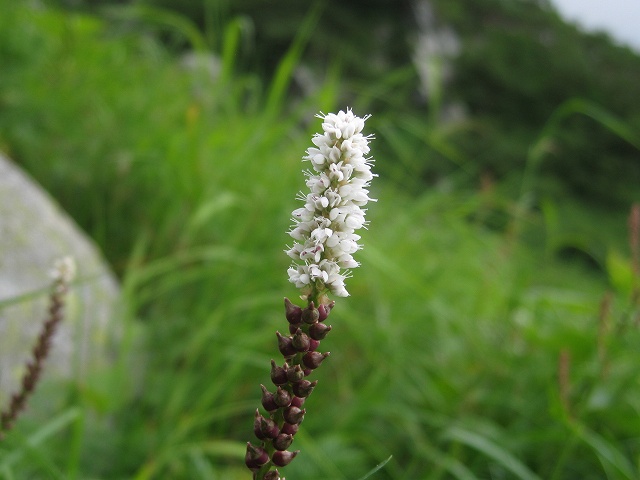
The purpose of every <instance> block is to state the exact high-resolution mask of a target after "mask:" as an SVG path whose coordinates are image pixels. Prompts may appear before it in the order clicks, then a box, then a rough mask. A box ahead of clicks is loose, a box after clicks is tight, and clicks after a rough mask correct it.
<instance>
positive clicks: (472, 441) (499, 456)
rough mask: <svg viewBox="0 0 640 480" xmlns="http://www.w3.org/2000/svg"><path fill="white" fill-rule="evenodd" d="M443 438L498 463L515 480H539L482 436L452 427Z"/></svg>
mask: <svg viewBox="0 0 640 480" xmlns="http://www.w3.org/2000/svg"><path fill="white" fill-rule="evenodd" d="M444 438H446V439H449V440H454V441H458V442H460V443H462V444H464V445H467V446H469V447H471V448H474V449H476V450H478V451H479V452H481V453H483V454H484V455H486V456H487V457H489V458H492V459H493V460H495V461H496V462H498V463H499V464H500V465H502V466H503V467H504V468H505V469H507V470H509V471H510V472H511V473H513V474H514V475H515V476H516V478H519V479H521V480H541V479H540V477H538V476H537V475H535V474H534V473H533V472H532V471H531V470H529V469H528V468H527V467H526V466H525V465H524V464H523V463H522V462H521V461H520V460H518V459H517V458H516V457H514V456H513V455H512V454H511V453H509V452H508V451H506V450H505V449H503V448H501V447H500V446H498V445H496V444H495V443H494V442H492V441H491V440H489V439H488V438H487V437H483V436H482V435H479V434H477V433H475V432H471V431H469V430H465V429H463V428H460V427H452V428H450V429H448V430H447V431H446V433H445V435H444Z"/></svg>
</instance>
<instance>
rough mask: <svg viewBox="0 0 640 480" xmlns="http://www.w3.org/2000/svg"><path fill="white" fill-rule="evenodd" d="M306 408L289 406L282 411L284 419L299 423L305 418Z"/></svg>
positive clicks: (295, 423) (288, 421)
mask: <svg viewBox="0 0 640 480" xmlns="http://www.w3.org/2000/svg"><path fill="white" fill-rule="evenodd" d="M305 413H306V410H304V409H302V410H300V409H299V408H298V407H287V408H285V409H284V411H283V412H282V417H283V418H284V421H285V422H287V423H291V424H294V425H299V424H300V423H302V420H304V414H305Z"/></svg>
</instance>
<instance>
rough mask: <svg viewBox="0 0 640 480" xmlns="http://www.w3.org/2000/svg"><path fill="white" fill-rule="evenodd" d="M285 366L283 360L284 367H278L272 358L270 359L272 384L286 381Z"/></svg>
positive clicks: (282, 383) (281, 383) (280, 383)
mask: <svg viewBox="0 0 640 480" xmlns="http://www.w3.org/2000/svg"><path fill="white" fill-rule="evenodd" d="M287 366H288V365H287V363H286V362H285V364H284V367H279V366H278V365H276V362H275V361H274V360H271V381H272V382H273V384H274V385H284V384H285V383H287V370H286V367H287Z"/></svg>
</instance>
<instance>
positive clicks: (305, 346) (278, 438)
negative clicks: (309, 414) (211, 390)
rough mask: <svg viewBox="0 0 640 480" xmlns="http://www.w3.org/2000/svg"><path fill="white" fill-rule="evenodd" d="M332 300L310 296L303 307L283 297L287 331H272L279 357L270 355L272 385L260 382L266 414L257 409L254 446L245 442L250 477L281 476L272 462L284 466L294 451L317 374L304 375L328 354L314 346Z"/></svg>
mask: <svg viewBox="0 0 640 480" xmlns="http://www.w3.org/2000/svg"><path fill="white" fill-rule="evenodd" d="M334 304H335V303H334V302H331V303H329V304H326V305H325V304H322V305H319V306H318V307H317V308H316V306H315V305H314V302H312V301H311V302H309V304H308V305H307V307H306V308H304V309H303V308H301V307H299V306H297V305H294V304H293V303H291V302H290V301H289V299H287V298H285V299H284V306H285V316H286V318H287V321H288V322H289V335H288V336H284V335H282V334H281V333H280V332H276V336H277V338H278V350H280V353H281V354H282V356H283V357H284V363H283V364H282V365H278V363H277V362H276V361H275V360H271V381H272V382H273V384H274V386H275V387H276V388H275V390H269V389H268V388H267V387H265V386H264V385H260V388H261V389H262V407H263V408H264V409H265V410H266V411H267V414H268V415H267V416H263V415H261V414H260V411H259V410H258V409H257V410H256V413H255V418H254V422H253V433H254V434H255V436H256V438H257V439H258V440H260V441H261V443H260V445H259V446H255V445H253V444H252V443H251V442H249V443H247V453H246V456H245V463H246V465H247V467H249V469H251V471H252V472H253V478H254V480H284V478H281V477H280V474H279V473H278V470H277V469H273V468H274V467H285V466H287V465H288V464H289V463H290V462H291V461H292V460H293V459H294V458H295V456H296V455H297V454H298V450H295V451H290V450H288V449H289V447H290V446H291V444H292V443H293V440H294V436H295V434H296V433H297V432H298V429H299V428H300V424H301V423H302V421H303V420H304V416H305V413H306V410H305V409H304V408H303V404H304V402H305V400H306V399H307V397H308V396H309V395H310V394H311V392H312V391H313V389H314V388H315V386H316V385H317V384H318V381H317V380H316V381H310V380H308V379H307V378H306V377H308V376H309V374H311V372H312V371H313V370H315V369H316V368H318V367H319V366H320V365H321V364H322V362H323V361H324V360H325V359H326V358H327V357H328V356H329V352H326V353H320V352H318V351H317V350H318V347H319V346H320V341H321V340H323V339H324V338H325V337H326V336H327V334H328V333H329V332H330V331H331V326H328V325H325V324H324V323H322V322H324V321H325V320H326V319H327V317H328V316H329V313H330V312H331V309H332V308H333V306H334Z"/></svg>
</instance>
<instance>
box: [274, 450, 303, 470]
mask: <svg viewBox="0 0 640 480" xmlns="http://www.w3.org/2000/svg"><path fill="white" fill-rule="evenodd" d="M299 452H300V450H296V451H295V452H290V451H289V450H283V451H280V450H276V451H275V452H273V455H272V456H271V461H272V462H273V463H275V464H276V465H277V466H279V467H286V466H287V465H289V464H290V463H291V460H293V459H294V458H295V457H296V455H298V453H299Z"/></svg>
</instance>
